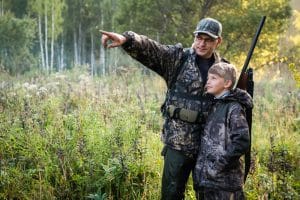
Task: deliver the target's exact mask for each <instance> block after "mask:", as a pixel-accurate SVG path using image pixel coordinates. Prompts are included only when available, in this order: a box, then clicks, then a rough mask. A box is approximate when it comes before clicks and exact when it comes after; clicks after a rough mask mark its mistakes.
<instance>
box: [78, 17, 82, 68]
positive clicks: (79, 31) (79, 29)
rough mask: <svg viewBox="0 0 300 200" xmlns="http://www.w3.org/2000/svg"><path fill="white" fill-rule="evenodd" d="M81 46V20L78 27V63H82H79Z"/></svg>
mask: <svg viewBox="0 0 300 200" xmlns="http://www.w3.org/2000/svg"><path fill="white" fill-rule="evenodd" d="M81 47H82V31H81V22H79V27H78V46H77V48H78V64H80V65H81V64H82V63H81V58H82V57H81V56H82V52H81Z"/></svg>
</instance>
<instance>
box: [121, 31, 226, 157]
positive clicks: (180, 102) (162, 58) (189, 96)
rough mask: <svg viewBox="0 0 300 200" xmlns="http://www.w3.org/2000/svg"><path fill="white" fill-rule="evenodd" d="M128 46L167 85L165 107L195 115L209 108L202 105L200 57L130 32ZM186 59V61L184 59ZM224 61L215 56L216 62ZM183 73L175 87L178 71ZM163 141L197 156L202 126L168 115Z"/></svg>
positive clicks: (177, 47)
mask: <svg viewBox="0 0 300 200" xmlns="http://www.w3.org/2000/svg"><path fill="white" fill-rule="evenodd" d="M123 35H124V36H125V37H126V38H127V42H126V43H125V44H123V49H124V50H125V51H126V52H127V53H128V54H129V55H130V56H131V57H133V58H134V59H136V60H137V61H139V62H140V63H142V64H143V65H145V66H146V67H148V68H149V69H151V70H153V71H154V72H156V73H157V74H159V75H160V76H161V77H162V78H163V79H164V80H165V81H166V83H167V87H168V92H167V95H166V102H165V104H164V106H165V107H167V106H169V105H171V104H172V105H174V106H176V107H180V108H185V109H189V110H194V111H200V110H201V108H203V107H206V105H205V104H203V102H202V101H201V97H202V95H203V91H204V83H203V80H202V77H201V72H200V70H199V68H198V66H197V65H196V53H195V52H194V50H193V49H192V48H188V49H184V48H183V47H182V45H181V44H176V45H162V44H159V43H158V42H156V41H153V40H151V39H149V38H148V37H146V36H143V35H138V34H136V33H134V32H131V31H128V32H125V33H123ZM184 55H185V58H183V57H184ZM220 60H221V58H220V57H219V56H218V55H217V54H216V53H215V54H214V62H219V61H220ZM178 68H180V73H179V74H178V76H177V79H176V81H175V82H174V83H173V81H172V80H173V78H174V76H176V75H177V73H176V72H177V69H178ZM164 117H165V123H164V126H163V131H162V141H163V142H164V144H165V145H167V146H168V147H170V148H172V149H175V150H179V151H183V152H184V153H186V154H188V155H196V153H197V152H198V150H199V144H200V132H201V130H202V129H203V126H202V125H201V124H200V123H189V122H185V121H182V120H180V119H174V118H170V117H169V116H167V115H164Z"/></svg>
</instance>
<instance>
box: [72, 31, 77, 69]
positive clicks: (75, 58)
mask: <svg viewBox="0 0 300 200" xmlns="http://www.w3.org/2000/svg"><path fill="white" fill-rule="evenodd" d="M73 35H74V65H75V66H76V65H77V64H78V48H77V46H78V45H77V35H76V29H75V28H74V34H73Z"/></svg>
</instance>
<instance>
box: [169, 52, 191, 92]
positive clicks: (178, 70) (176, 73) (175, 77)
mask: <svg viewBox="0 0 300 200" xmlns="http://www.w3.org/2000/svg"><path fill="white" fill-rule="evenodd" d="M189 53H190V51H189V50H186V51H184V52H183V55H182V57H181V61H180V65H179V66H178V67H177V69H176V72H175V74H174V76H173V78H172V80H171V82H170V87H172V86H173V85H174V84H175V82H176V80H177V77H178V75H179V73H180V71H181V70H182V68H183V64H184V63H185V61H186V60H187V58H188V57H189Z"/></svg>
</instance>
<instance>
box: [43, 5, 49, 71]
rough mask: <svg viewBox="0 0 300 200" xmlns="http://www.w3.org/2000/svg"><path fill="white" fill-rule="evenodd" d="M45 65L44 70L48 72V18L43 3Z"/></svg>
mask: <svg viewBox="0 0 300 200" xmlns="http://www.w3.org/2000/svg"><path fill="white" fill-rule="evenodd" d="M44 45H45V63H46V70H47V72H49V59H48V17H47V3H46V2H45V44H44Z"/></svg>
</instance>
